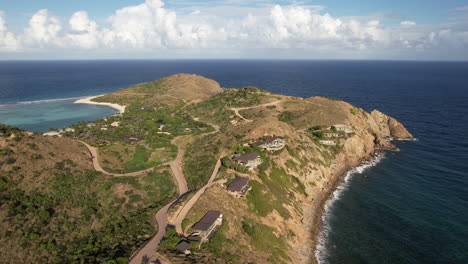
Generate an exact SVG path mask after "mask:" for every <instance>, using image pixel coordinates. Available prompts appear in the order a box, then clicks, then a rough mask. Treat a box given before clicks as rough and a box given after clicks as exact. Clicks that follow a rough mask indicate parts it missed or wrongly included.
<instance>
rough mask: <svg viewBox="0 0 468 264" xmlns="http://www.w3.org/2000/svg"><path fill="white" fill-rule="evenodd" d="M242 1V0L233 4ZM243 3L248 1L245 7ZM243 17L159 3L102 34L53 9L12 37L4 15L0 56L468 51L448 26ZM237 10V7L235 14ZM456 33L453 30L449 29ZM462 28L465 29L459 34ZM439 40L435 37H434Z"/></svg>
mask: <svg viewBox="0 0 468 264" xmlns="http://www.w3.org/2000/svg"><path fill="white" fill-rule="evenodd" d="M235 1H237V0H235ZM241 1H244V0H241ZM260 2H262V3H265V6H264V7H262V8H250V9H245V10H244V11H248V13H245V14H244V15H242V16H241V15H240V14H241V12H242V9H239V10H238V13H236V15H235V16H231V17H229V16H228V17H226V16H224V15H217V14H216V13H215V12H212V11H213V7H211V9H210V8H209V7H201V6H197V9H196V10H195V11H194V10H192V11H190V12H182V13H176V12H175V11H174V10H170V9H168V8H165V6H164V2H163V1H161V0H146V1H144V2H143V3H141V4H138V5H134V6H127V7H124V8H121V9H119V10H116V11H115V13H114V14H113V15H112V16H110V17H109V18H108V19H107V22H108V23H107V24H105V25H104V26H102V25H101V26H100V25H98V23H97V22H96V21H94V20H93V19H91V18H90V17H89V16H88V13H87V12H86V11H78V12H76V13H74V14H73V15H72V16H71V17H70V18H69V20H68V23H66V24H65V26H62V23H61V22H60V21H59V20H58V19H57V18H56V17H54V16H52V15H51V14H50V13H49V11H48V10H47V9H43V10H39V11H38V12H37V13H35V14H34V15H33V16H32V18H31V19H30V21H29V26H28V27H27V28H26V29H25V30H24V31H23V32H22V33H20V34H17V35H16V36H15V34H13V33H11V32H10V31H8V29H7V26H6V22H5V18H4V15H3V13H0V52H7V51H11V50H19V51H20V52H21V51H28V52H34V51H44V50H54V51H57V50H62V51H63V52H66V51H70V50H72V51H76V50H80V49H82V50H88V51H89V50H91V51H93V52H95V53H96V54H99V52H103V51H106V52H108V51H115V52H116V53H118V54H124V53H125V54H133V53H136V52H139V53H147V54H150V55H151V56H152V57H158V55H167V54H169V56H170V54H176V55H177V56H179V57H180V56H182V57H183V56H184V54H194V53H195V54H199V55H200V56H203V55H206V54H211V53H213V54H225V52H230V53H231V54H238V55H239V56H240V57H242V56H244V57H246V56H247V57H248V56H250V54H254V55H255V54H256V52H258V51H261V52H264V51H269V52H270V53H271V55H272V56H274V55H275V53H274V52H275V51H279V50H281V51H282V53H283V54H290V56H299V57H303V53H304V51H306V52H307V54H308V56H310V57H314V54H319V53H322V54H332V55H334V54H337V53H338V52H339V53H340V54H344V53H347V54H351V56H352V54H363V53H365V52H368V53H372V52H383V53H384V52H385V51H387V50H389V49H393V50H398V49H418V50H424V49H426V50H431V49H432V50H434V49H437V48H447V46H448V45H449V46H450V47H456V48H459V49H467V45H468V40H467V39H468V37H467V35H468V29H465V30H463V27H458V28H457V27H454V26H453V25H452V26H451V25H445V26H444V27H445V28H440V29H437V30H433V29H427V28H425V27H424V26H417V27H416V26H415V25H416V23H415V22H413V21H409V20H406V21H402V22H401V23H400V26H394V27H392V26H383V25H382V24H381V21H380V20H378V19H373V18H369V17H346V18H338V17H333V16H331V15H330V14H329V13H323V14H322V13H320V12H319V11H320V10H322V9H317V7H316V6H300V5H297V4H295V5H288V6H281V5H274V6H271V5H268V4H267V2H264V1H260ZM229 8H233V7H229ZM451 27H452V28H451ZM460 28H461V29H460ZM431 32H434V33H431Z"/></svg>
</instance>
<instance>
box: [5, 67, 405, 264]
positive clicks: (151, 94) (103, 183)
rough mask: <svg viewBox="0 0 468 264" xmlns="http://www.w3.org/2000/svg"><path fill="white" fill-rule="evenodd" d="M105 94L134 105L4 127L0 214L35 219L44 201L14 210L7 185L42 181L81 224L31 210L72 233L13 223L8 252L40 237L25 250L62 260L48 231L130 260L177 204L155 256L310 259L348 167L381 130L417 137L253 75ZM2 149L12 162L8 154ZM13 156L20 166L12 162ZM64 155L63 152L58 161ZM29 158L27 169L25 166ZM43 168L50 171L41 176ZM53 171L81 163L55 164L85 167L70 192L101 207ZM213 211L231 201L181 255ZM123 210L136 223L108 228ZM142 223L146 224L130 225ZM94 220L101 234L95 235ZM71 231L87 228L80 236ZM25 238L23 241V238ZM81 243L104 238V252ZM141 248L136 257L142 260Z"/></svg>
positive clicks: (46, 224)
mask: <svg viewBox="0 0 468 264" xmlns="http://www.w3.org/2000/svg"><path fill="white" fill-rule="evenodd" d="M97 100H98V101H102V102H104V101H105V102H112V103H118V104H122V105H126V106H127V109H126V112H125V113H124V114H120V115H115V116H112V117H108V118H105V119H103V120H97V121H94V122H87V123H79V124H76V125H74V126H72V127H71V129H69V130H68V131H66V132H64V133H63V135H64V136H65V138H55V137H54V138H46V137H44V136H41V135H37V134H32V135H29V136H28V137H27V136H25V135H28V134H27V133H26V132H16V133H21V135H24V136H21V140H15V138H16V137H17V136H16V135H15V136H11V135H7V134H5V135H4V137H3V141H2V142H4V143H2V144H3V145H2V149H5V150H3V151H2V153H7V154H6V155H5V158H4V161H3V162H2V164H3V165H2V167H1V170H2V171H3V172H7V174H6V175H7V176H6V177H3V178H2V181H3V182H4V183H2V189H1V190H2V208H1V214H0V216H1V217H0V218H1V219H2V224H3V225H5V226H6V227H7V226H10V225H11V223H12V222H16V221H20V222H21V221H23V222H24V221H26V222H27V223H29V222H31V221H32V220H27V217H26V216H27V215H28V214H31V212H33V211H37V210H38V208H46V207H47V206H45V207H44V206H43V207H38V206H35V207H31V208H30V207H28V206H24V207H21V208H20V209H18V210H17V211H18V212H16V214H11V213H9V210H10V211H11V210H12V209H11V208H12V206H13V204H17V202H16V200H14V199H16V198H12V197H14V195H13V194H12V192H16V190H17V189H20V190H24V195H26V196H28V197H29V196H30V195H31V194H32V193H34V192H35V191H37V189H36V186H42V187H41V188H43V191H44V193H48V194H47V196H48V197H50V199H52V200H54V201H56V202H55V203H54V204H53V206H49V207H51V208H53V212H54V214H52V217H57V218H59V217H60V218H61V219H62V218H66V219H68V218H70V217H72V219H73V223H74V224H73V228H71V229H70V228H68V229H64V228H65V227H64V226H69V225H70V224H68V222H67V223H63V222H54V221H43V222H40V221H39V222H40V224H37V223H36V222H34V221H33V223H30V224H31V225H32V226H33V227H35V228H36V230H37V227H40V228H41V229H42V230H49V228H50V229H52V228H53V230H59V231H60V232H63V233H64V234H66V235H65V236H64V239H66V240H65V241H66V242H68V243H69V244H68V245H65V244H64V242H60V243H58V242H57V241H59V239H58V238H56V237H52V236H50V234H49V233H42V232H39V233H37V232H36V233H34V234H35V235H31V234H30V233H31V232H30V231H29V230H24V228H23V229H21V228H20V227H16V228H13V229H14V230H9V231H8V232H9V233H8V237H9V239H7V240H1V243H3V244H4V245H5V248H10V249H11V250H13V251H12V252H14V253H11V254H10V253H8V255H7V254H5V255H2V257H4V256H5V257H6V258H4V259H12V258H13V257H14V256H15V255H19V256H22V257H23V258H24V259H25V260H26V255H27V254H26V251H25V250H33V251H34V252H36V251H37V252H38V253H37V254H35V255H34V256H28V257H27V260H28V261H29V262H31V263H39V262H41V261H40V260H43V259H46V258H47V259H48V260H52V259H54V260H64V259H63V258H60V257H63V256H62V255H61V254H59V253H57V254H58V256H55V255H54V256H52V255H53V254H52V253H50V252H53V251H51V250H48V248H47V247H48V245H49V242H50V241H54V242H53V243H55V244H60V246H61V247H60V250H62V251H63V252H67V254H69V256H68V257H69V258H68V259H67V260H68V261H69V260H70V258H73V261H69V262H74V261H76V262H79V261H82V260H85V261H86V262H87V263H95V262H103V260H105V261H107V260H111V259H113V260H118V261H119V262H124V260H126V259H128V257H129V256H130V253H131V252H133V251H134V250H135V249H136V248H138V247H139V246H140V245H141V244H143V243H144V242H145V241H147V240H148V238H149V237H150V236H151V235H150V234H154V232H155V231H156V230H157V229H158V226H157V225H162V224H163V223H162V222H160V221H161V220H158V221H157V223H155V222H154V220H153V218H151V217H150V215H152V214H155V213H156V212H157V211H158V208H160V207H162V206H163V205H164V204H171V205H172V206H171V207H170V208H167V209H169V213H168V215H167V217H166V216H165V215H164V219H166V218H167V220H168V224H172V225H174V226H175V229H172V228H169V229H168V231H167V232H166V235H165V238H164V239H163V240H162V242H161V244H160V247H159V250H158V252H159V253H158V255H152V256H146V257H148V258H149V259H156V258H160V259H161V260H166V261H167V260H170V262H172V263H306V262H307V261H308V260H309V259H310V258H311V255H310V254H311V252H313V250H312V247H313V245H314V239H315V237H316V234H317V232H318V230H319V227H320V226H319V224H320V223H319V220H320V216H321V210H322V207H323V204H324V202H325V201H326V199H328V197H329V195H330V193H331V192H332V191H333V190H334V188H335V187H336V185H337V184H338V183H339V182H340V180H341V179H342V176H343V174H344V173H345V172H346V171H347V170H349V169H350V168H351V167H353V166H357V165H359V164H361V162H362V161H364V160H368V159H371V158H372V157H373V156H374V155H376V154H378V153H379V150H378V149H379V148H387V149H393V148H394V147H393V146H392V145H391V143H389V142H388V141H387V139H389V138H404V139H412V135H411V134H410V133H409V132H408V131H407V130H406V129H405V128H404V126H403V125H402V124H400V123H399V122H398V121H397V120H395V119H393V118H391V117H388V116H386V115H385V114H383V113H381V112H378V111H373V112H372V113H370V114H369V113H367V112H365V111H364V110H362V109H360V108H357V107H354V106H352V105H350V104H348V103H346V102H343V101H341V100H336V99H331V98H326V97H312V98H307V99H303V98H294V97H289V96H284V95H279V94H273V93H270V92H268V91H265V90H262V89H259V88H257V87H243V88H239V89H225V90H223V89H221V88H220V87H219V84H217V83H216V82H215V81H213V80H209V79H206V78H204V77H200V76H196V75H188V74H178V75H174V76H169V77H165V78H163V79H161V80H158V81H155V82H151V83H146V84H140V85H135V86H132V87H129V88H127V89H123V90H121V91H118V92H116V93H113V94H109V95H105V96H102V97H99V98H97ZM10 134H11V133H10ZM266 136H269V137H266ZM274 136H275V137H274ZM276 137H280V139H281V140H284V144H285V145H284V147H282V148H278V149H275V151H272V152H271V151H264V150H262V149H261V144H260V143H259V144H251V143H253V142H257V141H258V142H264V141H266V140H269V138H272V139H274V138H276ZM76 140H82V141H84V142H86V143H88V144H89V145H90V147H93V148H95V150H96V152H97V153H99V157H95V162H97V163H99V164H100V166H101V167H102V168H103V170H104V172H105V173H104V172H103V173H98V172H95V171H94V170H93V165H92V162H91V157H90V154H89V152H87V150H86V148H84V147H83V145H82V144H81V143H79V142H77V141H76ZM46 142H47V143H46ZM32 143H34V144H35V145H36V146H40V147H39V148H38V149H40V153H36V152H37V151H39V150H37V149H30V148H29V147H28V146H29V144H32ZM249 144H250V145H249ZM65 145H66V147H65ZM6 148H8V149H11V151H10V150H6ZM28 148H29V149H28ZM34 151H36V152H34ZM54 151H55V152H59V151H60V155H57V156H56V157H49V156H47V155H48V154H47V153H49V152H54ZM252 152H256V153H258V154H259V157H258V162H259V163H260V162H261V164H259V165H258V166H254V167H255V168H253V169H251V170H250V169H247V168H246V167H245V166H243V165H241V164H238V163H236V162H235V161H234V159H233V157H238V156H240V155H242V154H248V153H252ZM34 154H38V155H41V156H42V157H47V158H43V159H35V160H32V162H31V163H25V162H26V161H25V160H26V158H24V157H32V155H34ZM7 156H8V157H7ZM10 156H11V157H10ZM8 158H12V159H15V162H13V163H11V161H12V159H10V160H9V161H8V162H7V160H8ZM23 160H24V161H23ZM66 160H70V161H71V162H70V161H66ZM18 162H19V163H20V164H22V165H21V169H14V168H13V167H12V166H18V165H16V164H17V163H18ZM60 162H63V164H65V165H64V166H57V165H56V164H57V163H60ZM68 164H72V165H70V166H68ZM54 166H55V167H54ZM23 167H25V168H23ZM26 168H27V170H26V171H27V173H26V172H25V173H20V171H22V170H24V169H26ZM39 168H40V169H42V170H43V171H45V172H47V173H43V174H38V175H36V174H35V171H37V170H38V169H39ZM64 173H65V174H64ZM22 174H24V176H21V177H19V175H22ZM46 174H47V175H54V174H55V175H73V176H68V177H66V176H62V177H60V176H54V177H55V178H54V179H60V181H62V180H65V179H66V180H71V179H76V180H77V181H78V180H79V179H82V178H83V177H84V178H86V179H89V180H87V181H86V184H82V183H79V182H76V183H75V182H73V181H72V182H70V183H68V185H65V186H66V187H63V188H65V190H64V192H66V193H72V194H75V195H77V192H78V193H80V194H83V195H84V197H87V196H86V195H89V196H90V197H91V196H92V197H96V198H95V199H94V200H92V201H89V203H90V204H96V203H97V204H99V205H100V206H99V207H97V206H94V207H93V206H91V207H92V209H91V211H90V213H87V214H84V213H82V214H80V213H79V212H82V211H83V210H85V209H86V211H87V212H88V209H89V207H90V206H89V205H88V202H87V203H76V201H77V200H79V199H78V198H77V197H75V196H71V197H72V198H69V199H64V200H62V199H59V198H61V197H62V196H61V194H60V193H57V192H54V190H55V189H56V188H58V187H57V185H54V184H50V178H48V177H49V176H47V175H46ZM171 174H172V177H171ZM83 175H85V176H83ZM118 175H132V176H123V177H120V176H119V177H118ZM236 176H240V177H244V178H248V180H249V186H250V187H251V188H250V190H248V191H247V193H246V194H245V195H244V196H243V197H242V198H235V197H234V196H233V195H231V194H230V193H228V192H227V191H226V186H228V185H229V184H230V183H232V182H233V181H234V179H235V177H236ZM63 177H65V179H64V178H63ZM181 177H182V178H183V179H182V180H181ZM19 178H21V180H18V179H19ZM171 178H174V180H175V181H176V182H177V185H178V187H179V188H178V189H179V195H180V199H178V200H177V201H173V202H171V203H168V202H169V201H170V200H172V198H174V197H175V193H174V190H175V188H174V187H175V186H174V184H173V181H174V180H172V179H171ZM24 179H29V180H24ZM52 182H53V181H52ZM59 183H60V184H59V185H60V186H62V185H63V184H62V183H61V182H59ZM78 183H79V184H78ZM182 185H184V186H182ZM182 187H183V188H182ZM61 188H62V187H61ZM186 189H187V190H188V193H185V190H186ZM132 197H133V198H132ZM90 199H91V198H90ZM4 201H5V202H4ZM25 208H26V209H25ZM28 208H30V209H28ZM56 208H57V209H56ZM116 208H117V209H116ZM208 211H217V212H221V213H222V214H223V217H222V218H223V222H222V225H221V226H220V227H219V230H218V231H217V232H215V233H214V235H213V234H212V235H213V236H212V237H211V238H210V239H209V241H208V242H206V243H203V244H201V245H200V243H199V242H190V244H191V246H192V248H191V251H192V254H190V255H188V256H185V255H183V254H179V253H178V252H177V250H176V248H175V247H176V245H177V244H178V243H179V242H181V241H188V240H187V238H186V237H187V235H190V234H191V233H192V232H193V231H194V230H193V228H192V227H193V225H194V224H196V223H197V222H198V221H199V220H200V218H201V217H202V216H204V215H205V214H206V212H208ZM77 212H78V213H77ZM158 212H159V213H161V211H158ZM111 219H112V220H111ZM122 219H125V220H124V222H125V223H126V224H128V228H129V229H130V230H133V231H132V232H126V233H125V234H123V233H119V232H120V231H122V230H121V229H120V228H119V229H108V227H109V226H112V225H113V224H114V223H113V222H112V221H121V220H122ZM23 222H21V223H23ZM95 222H96V223H95ZM36 224H37V225H38V226H36ZM164 224H167V223H164ZM138 226H143V227H144V228H143V229H142V230H140V231H138V232H136V231H135V228H137V227H138ZM10 229H11V228H10ZM91 231H92V232H103V233H102V235H95V236H93V239H94V240H92V241H93V242H90V239H91V238H89V236H91V235H90V232H91ZM160 231H161V230H160ZM176 231H177V232H178V233H179V235H177V234H176V233H177V232H176ZM12 234H13V235H12ZM6 235H7V234H6V233H5V236H2V237H6ZM87 235H88V236H87ZM183 235H185V236H183ZM31 236H32V237H34V238H35V239H34V240H32V239H31ZM110 237H112V238H110ZM72 238H74V239H77V238H80V239H81V240H80V239H77V240H76V241H77V242H72V241H73V240H71V239H72ZM26 240H27V241H29V245H28V246H27V247H24V248H22V246H23V244H24V243H25V242H24V241H26ZM103 240H104V241H103ZM109 240H110V241H112V243H111V244H112V250H111V252H114V253H113V254H109V255H108V256H107V258H106V257H104V256H103V254H102V252H105V250H109V248H108V247H107V246H108V245H106V243H107V242H109ZM30 241H38V242H33V243H31V242H30ZM152 243H155V242H154V241H153V240H152ZM85 244H87V245H95V246H94V247H96V245H99V246H98V247H101V246H103V250H104V249H105V250H104V251H96V250H95V249H94V247H93V246H84V245H85ZM80 246H82V247H83V248H84V251H85V253H86V254H87V255H86V256H82V253H81V252H82V250H79V253H78V252H73V250H75V249H77V247H80ZM149 247H153V245H152V244H145V246H144V247H142V248H141V251H140V250H139V251H137V252H136V253H138V252H147V251H148V252H153V251H151V250H149ZM93 250H94V251H93ZM8 252H10V250H9V251H8ZM2 254H4V253H2ZM12 254H13V255H12ZM93 254H94V255H93ZM139 255H141V254H140V253H139ZM139 255H136V256H137V257H136V258H133V259H132V263H140V262H141V261H142V260H145V259H146V257H144V258H140V256H139ZM158 256H159V257H158Z"/></svg>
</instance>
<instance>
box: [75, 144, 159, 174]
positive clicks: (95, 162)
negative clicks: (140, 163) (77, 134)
mask: <svg viewBox="0 0 468 264" xmlns="http://www.w3.org/2000/svg"><path fill="white" fill-rule="evenodd" d="M77 141H78V142H80V143H81V144H83V145H85V146H86V148H87V149H88V151H89V152H90V153H91V157H92V158H93V167H94V169H95V170H96V171H99V172H102V173H103V174H106V175H111V176H116V177H123V176H140V175H142V174H145V173H147V172H150V171H152V170H153V169H154V168H149V169H145V170H141V171H135V172H129V173H111V172H107V171H105V170H104V169H103V168H102V167H101V165H99V151H98V149H97V148H95V147H93V146H90V145H89V144H88V143H86V142H83V141H81V140H77Z"/></svg>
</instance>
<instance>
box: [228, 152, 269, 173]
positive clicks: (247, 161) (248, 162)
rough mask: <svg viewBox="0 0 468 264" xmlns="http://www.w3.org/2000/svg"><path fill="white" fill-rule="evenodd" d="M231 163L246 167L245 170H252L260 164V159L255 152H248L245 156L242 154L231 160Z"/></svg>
mask: <svg viewBox="0 0 468 264" xmlns="http://www.w3.org/2000/svg"><path fill="white" fill-rule="evenodd" d="M232 160H233V161H235V162H237V163H239V164H241V165H242V166H244V167H246V168H247V169H254V168H255V167H257V166H258V165H260V164H261V163H262V160H261V159H260V155H258V153H257V152H250V153H247V154H243V155H240V156H237V157H234V158H233V159H232Z"/></svg>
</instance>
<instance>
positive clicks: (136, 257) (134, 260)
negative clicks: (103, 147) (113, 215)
mask: <svg viewBox="0 0 468 264" xmlns="http://www.w3.org/2000/svg"><path fill="white" fill-rule="evenodd" d="M210 125H211V126H213V127H214V128H215V130H214V131H212V132H210V133H207V134H205V135H210V134H214V133H217V132H219V127H218V126H217V125H214V124H210ZM189 136H192V135H184V136H178V137H175V138H174V139H173V140H172V141H171V144H174V145H176V146H177V156H176V158H175V159H174V160H172V161H170V162H167V163H165V164H163V165H169V166H170V168H171V171H172V174H173V177H174V179H175V181H176V183H177V187H178V193H179V196H178V198H176V199H174V200H172V201H171V202H169V203H168V204H166V205H165V206H164V207H162V208H161V209H159V210H158V211H157V212H156V214H155V215H154V219H155V220H156V223H157V226H156V228H157V230H158V231H157V232H156V235H155V236H153V237H152V238H151V239H150V240H148V241H147V242H146V243H145V244H144V245H143V247H141V248H140V249H139V250H137V251H136V252H134V254H133V255H132V256H131V257H130V261H129V263H130V264H140V263H142V262H147V261H148V260H149V259H150V257H151V256H153V255H154V254H155V252H156V250H157V248H158V246H159V243H160V242H161V240H162V239H163V237H164V234H165V233H166V228H167V225H168V221H167V212H168V211H169V209H170V208H171V206H172V205H173V204H174V203H175V202H176V201H177V199H179V198H180V197H181V196H182V195H183V194H185V193H187V192H188V186H187V182H186V180H185V176H184V174H183V171H182V159H183V157H184V154H185V149H183V148H182V146H181V144H178V142H179V141H180V140H181V139H182V138H185V137H189ZM77 141H78V142H80V143H82V144H83V145H84V146H86V148H87V149H88V151H89V152H90V153H91V156H92V161H93V167H94V169H95V170H96V171H99V172H101V173H103V174H106V175H111V176H115V177H123V176H140V175H143V174H145V173H147V172H150V171H152V170H154V168H149V169H145V170H141V171H136V172H131V173H122V174H120V173H110V172H107V171H105V170H104V169H103V168H102V167H101V165H100V164H99V151H98V149H97V148H95V147H93V146H91V145H89V144H88V143H86V142H83V141H80V140H77ZM220 167H221V159H218V161H217V162H216V165H215V168H214V170H213V172H212V174H211V176H210V179H209V180H208V183H207V184H206V185H205V186H203V187H202V188H201V189H200V190H199V191H198V192H197V193H196V194H195V195H194V196H193V197H192V198H191V199H190V200H189V201H188V202H187V203H186V204H185V205H184V207H183V208H182V209H181V211H179V214H178V215H177V218H176V220H175V223H174V224H175V226H176V231H177V232H178V233H179V234H182V233H183V231H182V221H183V220H184V219H185V217H186V216H187V214H188V212H189V211H190V209H191V208H192V207H193V205H194V204H195V203H196V202H197V201H198V199H199V198H200V196H201V195H202V194H203V193H204V192H205V190H206V189H207V188H209V187H211V186H212V185H214V184H215V182H213V181H214V179H215V178H216V175H217V174H218V170H219V168H220Z"/></svg>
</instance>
